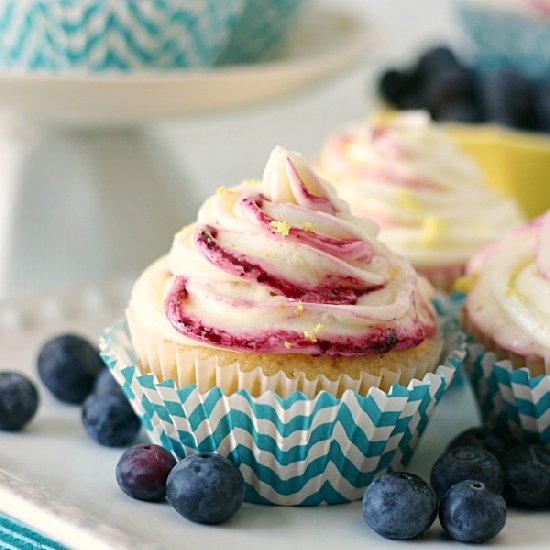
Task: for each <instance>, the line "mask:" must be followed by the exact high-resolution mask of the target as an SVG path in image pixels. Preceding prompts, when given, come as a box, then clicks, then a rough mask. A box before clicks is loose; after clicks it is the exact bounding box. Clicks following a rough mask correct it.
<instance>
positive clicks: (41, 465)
mask: <svg viewBox="0 0 550 550" xmlns="http://www.w3.org/2000/svg"><path fill="white" fill-rule="evenodd" d="M128 292H129V285H128V284H127V283H124V282H118V283H113V284H111V285H109V286H106V287H104V288H96V289H84V290H81V291H78V292H71V291H67V292H65V293H62V294H60V295H58V296H52V297H47V298H44V299H32V300H31V299H29V300H24V301H22V302H20V303H4V304H0V369H8V368H10V369H19V370H22V371H24V372H27V373H29V374H30V375H31V376H33V377H34V378H35V379H36V377H35V376H34V370H35V367H34V361H35V355H36V352H37V351H38V349H39V347H40V345H41V343H42V342H43V340H44V339H45V338H46V337H48V336H51V335H52V334H54V333H56V332H58V331H61V330H72V331H81V332H83V333H85V334H88V335H89V336H90V337H93V338H95V337H97V335H98V334H99V332H100V330H101V328H102V327H103V326H105V324H106V323H108V322H109V321H110V320H111V319H112V318H113V316H118V315H120V312H121V311H122V308H123V305H124V303H125V300H126V296H127V295H128ZM41 398H42V403H41V407H40V410H39V414H38V415H37V417H36V418H35V419H34V420H33V422H32V424H31V425H30V426H29V427H28V429H27V430H25V431H24V432H22V433H7V432H0V512H4V513H6V514H8V515H11V516H12V517H14V518H16V519H19V520H20V521H23V522H25V523H27V524H29V525H30V526H32V527H34V528H36V529H37V530H40V531H41V532H43V533H45V534H46V535H48V536H49V537H50V538H52V539H55V540H57V541H59V542H62V543H64V544H66V545H67V546H69V547H70V548H75V549H93V550H101V549H104V548H113V549H117V550H118V549H125V548H128V549H129V548H132V549H137V548H158V549H167V550H168V549H171V548H178V549H184V550H185V549H196V548H219V547H225V548H239V550H258V548H261V549H262V550H275V549H277V550H279V549H281V548H301V549H302V550H309V549H311V550H313V549H315V550H324V549H327V550H334V548H338V547H345V548H346V550H354V549H357V550H359V549H361V550H364V549H365V548H387V549H388V550H389V549H392V548H397V547H398V546H399V545H400V544H401V545H403V544H405V543H397V542H392V541H387V540H384V539H382V538H381V537H379V536H377V535H376V534H375V533H374V532H373V531H371V530H370V529H369V528H368V527H367V526H366V525H365V523H364V522H363V519H362V515H361V505H360V503H359V502H355V503H351V504H344V505H339V506H332V507H327V506H325V507H318V508H281V507H269V506H258V505H249V504H245V505H244V507H243V509H242V510H241V511H240V512H239V513H238V514H237V516H235V517H234V518H233V519H232V520H231V521H230V522H229V523H227V524H225V525H222V526H217V527H207V526H203V525H198V524H193V523H191V522H188V521H187V520H185V519H183V518H182V517H180V516H178V515H177V514H176V512H175V511H174V510H173V509H171V508H170V506H169V505H168V504H166V503H163V504H158V503H157V504H152V503H145V502H139V501H136V500H132V499H131V498H129V497H127V496H125V495H124V494H123V493H122V492H121V491H120V490H119V488H118V487H117V485H116V481H115V477H114V471H115V465H116V462H117V460H118V458H119V456H120V454H121V450H119V449H108V448H104V447H100V446H99V445H97V444H96V443H94V442H92V441H91V440H89V439H88V438H87V437H86V435H85V434H84V432H83V429H82V426H81V423H80V416H79V413H80V411H79V409H78V408H75V407H68V406H64V405H61V404H59V403H57V402H55V401H54V400H53V399H52V398H51V397H50V396H49V395H48V394H46V392H45V391H43V390H42V389H41ZM476 422H477V417H476V413H475V407H474V403H473V398H472V395H471V393H470V391H469V389H468V388H467V386H465V385H462V386H458V387H456V388H452V389H451V390H449V391H448V393H447V394H446V396H445V397H444V399H443V401H442V402H441V403H440V405H439V407H438V409H437V410H436V412H435V414H434V418H433V419H432V422H431V423H430V425H429V427H428V429H427V432H426V434H425V437H424V439H423V440H422V442H421V443H420V447H419V449H418V451H417V453H416V455H415V457H414V460H413V463H412V464H411V470H413V471H415V472H417V473H419V474H420V475H422V476H424V477H425V478H427V477H428V476H429V471H430V468H431V465H432V464H433V462H434V460H435V459H436V457H437V456H438V455H439V454H440V453H441V452H442V451H443V449H444V447H445V445H446V443H447V442H448V440H449V438H451V437H452V436H453V435H454V434H455V433H457V432H459V431H461V430H462V429H464V428H466V427H469V426H471V425H473V424H475V423H476ZM549 518H550V515H549V514H548V513H531V514H529V513H525V512H517V511H513V512H511V513H510V514H509V517H508V524H507V526H506V528H505V529H504V531H503V532H502V533H501V534H500V535H499V536H498V538H497V539H496V540H495V542H494V543H493V545H492V546H491V547H492V548H519V547H521V548H525V549H528V550H538V549H540V550H542V549H546V548H548V535H547V523H548V519H549ZM406 545H407V548H410V549H411V550H412V549H415V548H421V547H422V548H425V547H426V545H428V546H429V547H430V548H432V549H433V550H451V549H452V548H454V549H457V548H459V546H458V543H456V542H452V541H450V540H449V539H447V538H446V537H445V536H444V534H443V533H442V531H441V529H440V528H439V525H438V523H437V520H436V524H434V526H433V527H432V528H431V529H430V531H429V532H428V534H427V535H425V536H424V537H422V538H420V539H417V540H414V541H409V542H407V543H406ZM1 546H2V544H1V542H0V547H1Z"/></svg>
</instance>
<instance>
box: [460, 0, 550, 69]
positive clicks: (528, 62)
mask: <svg viewBox="0 0 550 550" xmlns="http://www.w3.org/2000/svg"><path fill="white" fill-rule="evenodd" d="M516 4H519V3H516ZM456 8H457V12H458V14H459V20H460V22H461V24H462V28H463V31H464V33H465V34H466V35H467V36H468V37H469V39H470V42H471V44H472V47H473V54H474V57H475V62H476V65H477V66H478V67H479V68H482V69H494V68H501V67H506V68H514V69H516V70H520V71H522V72H524V73H526V74H528V75H530V76H531V77H533V78H542V77H548V76H550V47H549V44H550V17H544V16H541V14H540V13H537V11H536V10H534V9H533V10H531V11H530V10H529V9H528V3H527V2H525V7H524V8H523V9H518V8H516V7H514V6H513V5H511V4H510V3H509V2H488V1H487V0H484V1H481V0H459V1H457V2H456Z"/></svg>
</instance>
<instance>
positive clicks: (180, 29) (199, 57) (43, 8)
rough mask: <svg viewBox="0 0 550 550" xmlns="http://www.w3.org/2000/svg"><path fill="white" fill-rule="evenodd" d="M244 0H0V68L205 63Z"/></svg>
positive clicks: (213, 55) (211, 60)
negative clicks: (222, 0) (221, 0)
mask: <svg viewBox="0 0 550 550" xmlns="http://www.w3.org/2000/svg"><path fill="white" fill-rule="evenodd" d="M245 1H246V0H225V1H224V2H218V1H216V0H204V1H197V0H171V1H166V0H3V1H2V2H0V68H8V69H14V68H15V69H26V70H48V71H63V70H67V69H74V68H80V69H86V70H90V71H101V70H105V69H117V70H127V69H135V68H142V67H155V68H164V69H166V68H184V67H195V66H200V65H211V64H213V63H214V62H215V61H216V59H217V57H218V56H219V55H220V53H221V51H222V49H223V48H224V47H225V46H226V44H227V42H228V40H229V37H230V33H231V30H232V28H233V26H234V25H235V24H236V22H237V20H238V17H239V16H240V14H241V12H242V10H243V8H244V5H245Z"/></svg>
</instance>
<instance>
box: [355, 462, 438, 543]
mask: <svg viewBox="0 0 550 550" xmlns="http://www.w3.org/2000/svg"><path fill="white" fill-rule="evenodd" d="M436 516H437V498H436V496H435V493H434V491H433V489H432V488H431V487H430V486H429V485H428V484H427V483H426V482H425V481H424V480H423V479H422V478H421V477H419V476H417V475H416V474H410V473H406V472H396V473H390V474H385V475H383V476H380V477H379V478H378V479H376V480H375V481H373V482H372V483H371V484H370V485H369V486H368V487H367V489H366V490H365V493H364V495H363V517H364V518H365V521H366V522H367V524H368V526H369V527H370V528H371V529H373V530H374V531H376V532H377V533H378V534H379V535H381V536H383V537H385V538H387V539H394V540H406V539H412V538H415V537H417V536H418V535H420V534H421V533H423V532H424V531H426V530H427V529H428V528H429V527H430V526H431V524H432V523H433V522H434V520H435V518H436Z"/></svg>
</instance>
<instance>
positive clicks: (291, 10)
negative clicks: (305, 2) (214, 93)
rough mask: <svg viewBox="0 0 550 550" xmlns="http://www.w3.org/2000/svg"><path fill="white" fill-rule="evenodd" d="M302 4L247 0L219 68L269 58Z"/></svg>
mask: <svg viewBox="0 0 550 550" xmlns="http://www.w3.org/2000/svg"><path fill="white" fill-rule="evenodd" d="M301 4H302V0H248V3H247V6H246V8H245V10H244V12H243V14H242V16H241V19H240V20H239V22H238V24H237V26H236V27H235V30H234V31H233V33H232V34H231V40H230V41H229V44H228V45H227V46H226V48H225V49H224V51H223V53H222V54H221V56H220V60H219V62H218V64H219V65H230V64H237V63H251V62H254V61H257V60H259V59H261V58H262V57H264V56H266V55H269V53H270V52H271V51H273V49H274V48H275V47H276V46H278V45H279V44H280V42H281V40H282V39H283V38H284V36H285V33H286V31H287V30H288V28H289V27H290V25H291V24H292V22H293V21H294V19H295V17H296V14H297V12H298V9H299V8H300V5H301Z"/></svg>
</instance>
